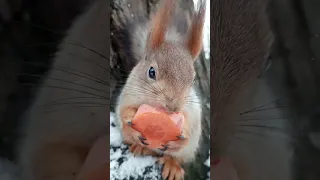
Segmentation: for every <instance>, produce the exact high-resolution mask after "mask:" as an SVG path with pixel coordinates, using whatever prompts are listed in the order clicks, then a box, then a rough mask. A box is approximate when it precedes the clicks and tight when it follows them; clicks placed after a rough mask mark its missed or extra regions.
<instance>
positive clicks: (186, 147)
mask: <svg viewBox="0 0 320 180" xmlns="http://www.w3.org/2000/svg"><path fill="white" fill-rule="evenodd" d="M175 3H176V2H174V1H171V0H164V1H163V4H162V6H161V7H160V9H159V11H158V12H157V13H156V15H155V16H154V17H153V19H152V22H151V25H152V27H151V28H150V29H149V30H151V32H150V36H149V38H148V40H147V43H146V46H145V47H146V49H145V52H144V54H142V55H140V56H138V57H141V59H140V60H139V62H138V64H137V65H136V66H135V67H134V68H133V70H132V71H131V73H130V75H129V77H128V79H127V82H126V84H125V86H124V88H123V90H122V92H121V94H120V96H119V99H118V104H119V105H118V106H117V110H116V112H117V117H118V120H119V124H120V127H121V128H122V132H123V136H124V139H125V140H126V141H133V142H131V143H132V144H133V146H135V148H130V150H131V152H133V153H135V154H141V149H143V148H142V147H145V148H147V147H146V146H144V145H143V143H141V141H140V140H139V138H138V136H140V135H141V134H140V133H139V132H137V131H135V130H133V129H132V128H131V127H130V126H129V125H128V124H127V122H128V121H131V120H132V119H128V118H123V117H132V114H131V110H130V111H128V107H130V109H132V108H138V107H139V106H140V105H141V104H149V105H151V106H155V107H159V106H161V107H163V108H165V109H166V110H167V111H168V112H178V111H183V112H184V113H185V114H187V116H186V119H185V125H184V127H183V132H182V135H183V136H184V137H185V138H184V139H180V140H178V141H171V142H169V143H168V144H167V145H168V150H166V151H164V153H165V154H166V156H168V157H170V158H169V159H166V161H165V162H163V163H164V166H165V167H164V170H163V178H166V177H167V176H168V173H169V174H170V176H171V178H170V179H174V178H179V177H183V175H184V171H183V169H182V168H181V166H180V165H181V163H183V162H190V161H191V160H193V158H194V156H195V153H196V151H197V149H198V146H199V139H200V136H201V106H200V100H199V98H198V97H197V95H196V94H195V91H194V89H193V87H192V84H193V80H194V77H195V69H194V60H195V59H196V58H197V56H198V54H199V53H200V51H201V48H202V27H203V22H204V21H203V19H204V17H203V16H204V13H203V11H204V10H203V9H200V11H201V12H202V13H197V15H196V16H194V18H195V19H194V20H193V21H192V22H193V24H192V25H190V30H189V33H187V34H179V33H177V32H175V29H173V28H172V27H171V29H170V28H169V26H168V25H169V22H170V21H171V20H173V19H174V18H173V17H172V15H173V14H174V10H176V7H175V6H174V4H175ZM202 3H204V2H203V1H202ZM204 6H205V5H202V6H201V7H202V8H204ZM179 17H182V16H179ZM174 23H175V22H172V24H174ZM177 23H178V22H177ZM195 23H197V24H195ZM201 23H202V24H201ZM147 33H149V32H147ZM150 67H153V68H154V69H155V71H156V79H155V80H152V79H150V78H149V77H148V69H149V68H150ZM190 98H192V99H190ZM127 112H129V113H127ZM128 114H129V115H128ZM146 142H147V140H146ZM137 144H138V145H137ZM137 148H138V150H139V151H138V152H136V149H137ZM152 151H154V152H156V153H162V152H161V151H160V150H159V149H152ZM142 154H143V153H142ZM176 180H177V179H176Z"/></svg>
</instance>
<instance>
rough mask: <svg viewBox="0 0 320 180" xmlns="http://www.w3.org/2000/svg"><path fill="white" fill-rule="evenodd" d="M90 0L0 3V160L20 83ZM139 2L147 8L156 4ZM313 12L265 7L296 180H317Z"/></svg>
mask: <svg viewBox="0 0 320 180" xmlns="http://www.w3.org/2000/svg"><path fill="white" fill-rule="evenodd" d="M91 1H92V0H0V13H1V14H0V156H3V157H6V158H9V159H14V148H15V143H16V140H17V139H18V138H19V136H21V135H19V134H18V133H17V132H16V129H17V127H18V126H19V117H20V115H21V114H22V113H23V111H24V110H25V109H26V108H27V107H28V106H29V103H30V102H31V101H32V97H33V95H34V94H35V90H34V89H33V88H30V87H27V86H25V84H26V83H28V84H35V85H36V84H37V83H39V82H40V81H39V80H41V78H42V77H43V75H45V73H46V71H47V70H48V69H49V68H50V63H51V62H50V59H51V56H52V54H53V53H54V52H55V51H56V45H57V44H58V43H59V40H61V38H62V37H63V36H64V32H65V30H66V29H67V28H68V27H69V26H70V24H71V22H72V19H73V18H74V17H75V16H76V15H77V14H79V13H81V12H82V11H83V10H84V7H85V6H86V5H87V4H88V3H90V2H91ZM141 2H142V3H146V4H148V7H150V8H152V7H153V5H154V4H155V3H156V2H157V1H154V0H145V1H142V0H141ZM188 2H190V1H186V4H187V3H188ZM188 7H192V6H191V5H186V8H188ZM319 10H320V1H319V0H272V1H271V4H270V7H269V17H270V23H271V25H272V28H273V32H274V34H275V37H276V39H275V43H274V45H273V50H272V53H271V56H270V60H271V61H273V62H275V63H274V64H279V69H281V71H283V72H285V74H286V79H285V82H286V83H285V84H283V85H282V86H283V87H284V88H287V89H288V90H289V93H288V95H289V96H290V99H292V101H291V102H292V105H291V106H290V110H291V111H292V112H293V113H292V114H294V115H292V118H290V119H291V122H292V123H291V124H292V132H291V135H292V136H293V137H294V141H293V142H292V145H293V146H294V149H295V150H294V151H295V158H294V162H293V165H294V167H295V170H294V173H295V179H299V180H300V179H301V180H315V179H320V171H319V168H318V167H320V120H319V117H320V101H319V98H320V97H319V96H320V87H319V86H320V83H318V82H320V11H319ZM147 11H148V9H147ZM113 48H115V49H113ZM111 53H112V54H111V55H112V59H111V60H116V62H119V63H120V64H121V58H119V57H118V56H117V50H116V47H111ZM124 68H129V69H130V67H124ZM200 68H201V67H200ZM202 68H205V67H202ZM115 71H116V70H115ZM117 73H120V72H119V71H118V72H116V74H117ZM27 74H37V75H39V76H36V77H35V76H30V75H27ZM115 76H117V75H115ZM119 77H120V78H123V77H122V75H121V76H120V75H119ZM204 84H205V83H204ZM207 85H208V83H207ZM199 86H200V85H199ZM111 88H112V87H111ZM113 88H116V87H113ZM203 89H204V90H205V89H206V88H203ZM116 91H117V90H115V91H112V92H116ZM115 94H116V93H115ZM207 94H208V93H207ZM311 137H316V138H314V139H315V140H313V139H312V138H311ZM205 153H206V152H205Z"/></svg>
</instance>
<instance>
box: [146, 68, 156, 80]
mask: <svg viewBox="0 0 320 180" xmlns="http://www.w3.org/2000/svg"><path fill="white" fill-rule="evenodd" d="M148 76H149V78H151V79H154V80H156V70H155V69H154V67H152V66H151V67H150V68H149V71H148Z"/></svg>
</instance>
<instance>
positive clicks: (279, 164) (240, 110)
mask: <svg viewBox="0 0 320 180" xmlns="http://www.w3.org/2000/svg"><path fill="white" fill-rule="evenodd" d="M210 3H211V4H210V5H211V7H212V9H211V31H212V35H211V36H210V38H211V39H210V43H211V51H210V53H211V59H212V63H211V76H210V77H211V82H212V83H211V92H212V96H211V110H212V112H211V113H212V116H211V118H212V120H211V128H210V129H211V142H210V143H211V147H212V148H211V149H212V152H211V153H210V154H211V158H212V161H211V163H212V164H211V170H212V171H211V172H212V173H213V174H215V170H216V169H215V168H217V169H219V167H218V165H219V164H218V165H217V164H214V163H217V162H219V159H220V160H223V159H228V160H230V161H231V163H230V164H233V166H234V169H235V171H236V173H235V174H237V176H238V179H239V180H256V179H259V180H266V179H273V180H289V179H291V178H290V176H291V175H290V166H291V165H290V158H291V151H290V148H288V147H289V142H288V139H286V138H283V136H281V137H280V136H279V135H278V136H275V135H274V134H271V133H274V131H272V130H274V129H280V130H282V129H283V126H285V123H284V122H285V121H283V118H282V117H283V111H281V110H279V108H273V109H270V110H268V111H266V110H264V111H262V110H261V111H259V109H264V108H259V106H262V105H264V106H266V105H268V104H267V103H268V102H269V105H270V104H271V105H274V106H276V103H274V101H273V100H274V99H276V97H275V96H276V95H275V94H274V92H272V91H271V90H270V89H269V87H268V86H267V85H266V80H264V79H263V78H259V76H260V75H261V72H263V71H264V69H265V66H266V65H267V63H266V62H267V58H268V56H269V53H270V50H271V45H272V43H273V38H274V37H273V34H272V31H271V28H270V26H269V21H268V16H267V11H266V10H267V7H268V3H269V0H214V1H211V2H210ZM279 78H280V77H279ZM270 101H271V102H272V103H270ZM268 107H269V106H268ZM268 107H265V109H267V108H268ZM248 109H251V110H248ZM271 110H272V111H271ZM244 112H247V113H244ZM279 116H280V117H281V118H278V119H277V117H279ZM270 117H272V118H273V119H274V120H272V118H271V119H270ZM275 120H276V122H275ZM271 129H272V130H271ZM270 131H271V132H270ZM281 132H282V131H281ZM217 174H219V173H217Z"/></svg>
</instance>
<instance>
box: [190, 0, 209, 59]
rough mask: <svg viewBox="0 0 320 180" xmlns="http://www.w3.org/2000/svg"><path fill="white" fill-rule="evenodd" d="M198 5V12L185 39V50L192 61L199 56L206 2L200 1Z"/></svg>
mask: <svg viewBox="0 0 320 180" xmlns="http://www.w3.org/2000/svg"><path fill="white" fill-rule="evenodd" d="M199 4H200V5H199V9H198V12H197V13H196V14H195V15H194V17H193V20H192V24H191V26H190V28H189V32H188V37H187V48H188V50H189V51H190V54H191V55H192V57H193V58H194V59H195V58H196V57H198V56H199V54H200V52H201V49H202V38H203V27H204V20H205V12H206V0H200V1H199Z"/></svg>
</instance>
